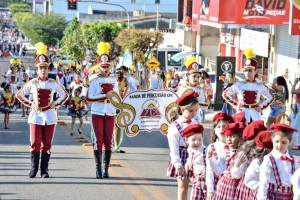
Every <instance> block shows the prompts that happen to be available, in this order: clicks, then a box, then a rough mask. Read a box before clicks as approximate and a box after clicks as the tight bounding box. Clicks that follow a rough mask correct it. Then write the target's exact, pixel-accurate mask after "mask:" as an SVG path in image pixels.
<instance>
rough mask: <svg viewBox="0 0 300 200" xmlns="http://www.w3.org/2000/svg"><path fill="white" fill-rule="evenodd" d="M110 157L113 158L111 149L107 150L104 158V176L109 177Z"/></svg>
mask: <svg viewBox="0 0 300 200" xmlns="http://www.w3.org/2000/svg"><path fill="white" fill-rule="evenodd" d="M110 158H111V151H105V152H104V159H103V163H104V171H103V178H109V174H108V168H109V163H110Z"/></svg>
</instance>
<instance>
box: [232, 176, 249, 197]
mask: <svg viewBox="0 0 300 200" xmlns="http://www.w3.org/2000/svg"><path fill="white" fill-rule="evenodd" d="M251 193H252V190H251V189H250V188H248V187H247V186H246V185H245V183H244V179H243V178H242V179H241V180H240V182H239V184H238V186H237V188H236V194H235V197H234V200H250V199H251V198H250V197H251Z"/></svg>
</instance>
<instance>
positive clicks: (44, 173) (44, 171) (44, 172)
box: [41, 153, 50, 178]
mask: <svg viewBox="0 0 300 200" xmlns="http://www.w3.org/2000/svg"><path fill="white" fill-rule="evenodd" d="M49 160H50V154H47V153H42V158H41V177H42V178H49V174H48V164H49Z"/></svg>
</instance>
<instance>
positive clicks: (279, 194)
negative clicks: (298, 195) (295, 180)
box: [267, 184, 293, 200]
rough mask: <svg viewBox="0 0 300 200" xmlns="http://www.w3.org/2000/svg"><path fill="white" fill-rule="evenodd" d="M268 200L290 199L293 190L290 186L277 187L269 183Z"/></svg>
mask: <svg viewBox="0 0 300 200" xmlns="http://www.w3.org/2000/svg"><path fill="white" fill-rule="evenodd" d="M267 199H268V200H292V199H293V190H292V187H284V186H282V187H277V186H276V185H274V184H269V188H268V198H267Z"/></svg>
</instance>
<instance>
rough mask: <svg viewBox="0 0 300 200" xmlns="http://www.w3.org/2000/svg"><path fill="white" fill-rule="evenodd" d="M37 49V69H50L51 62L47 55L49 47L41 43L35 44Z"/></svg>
mask: <svg viewBox="0 0 300 200" xmlns="http://www.w3.org/2000/svg"><path fill="white" fill-rule="evenodd" d="M35 47H36V54H37V57H36V58H35V65H36V66H37V67H39V66H47V67H48V66H49V63H50V62H49V58H48V56H47V55H46V53H47V46H46V45H45V44H44V43H42V42H39V43H37V44H35Z"/></svg>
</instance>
